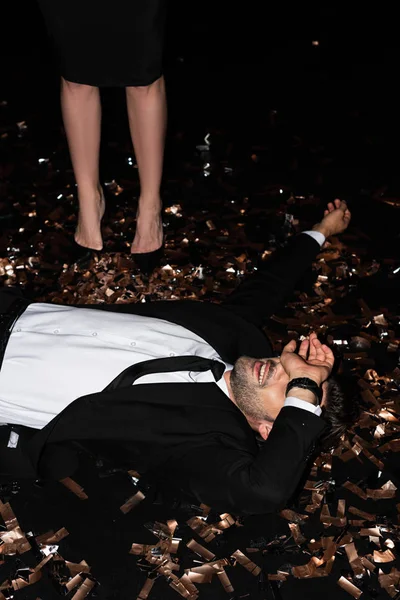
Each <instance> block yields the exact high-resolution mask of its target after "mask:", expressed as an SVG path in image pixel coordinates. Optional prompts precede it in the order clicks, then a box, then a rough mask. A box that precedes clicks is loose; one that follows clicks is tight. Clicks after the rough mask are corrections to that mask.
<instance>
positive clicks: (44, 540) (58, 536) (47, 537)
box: [35, 527, 69, 545]
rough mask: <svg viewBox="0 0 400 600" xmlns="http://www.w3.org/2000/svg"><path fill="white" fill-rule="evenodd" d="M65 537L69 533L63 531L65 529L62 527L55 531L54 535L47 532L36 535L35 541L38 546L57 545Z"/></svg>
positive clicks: (52, 532)
mask: <svg viewBox="0 0 400 600" xmlns="http://www.w3.org/2000/svg"><path fill="white" fill-rule="evenodd" d="M67 535H69V532H68V531H67V530H66V529H65V527H62V528H61V529H59V530H58V531H56V533H54V531H48V532H47V533H43V534H42V535H38V536H37V537H36V538H35V540H36V542H37V543H38V544H43V545H52V544H58V542H61V540H63V539H64V538H65V537H67Z"/></svg>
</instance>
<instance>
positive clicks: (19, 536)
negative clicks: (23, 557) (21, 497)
mask: <svg viewBox="0 0 400 600" xmlns="http://www.w3.org/2000/svg"><path fill="white" fill-rule="evenodd" d="M0 515H1V517H2V519H3V521H4V523H5V525H6V528H7V531H5V532H1V533H0V539H1V540H2V541H3V542H4V544H3V545H2V546H0V554H4V555H6V554H8V553H10V554H16V553H18V554H23V553H24V552H27V551H28V550H30V549H31V545H30V543H29V542H28V540H27V539H26V537H25V535H24V534H23V533H22V530H21V528H20V526H19V523H18V520H17V518H16V516H15V514H14V511H13V510H12V508H11V505H10V504H9V503H8V502H6V503H3V502H2V501H1V500H0Z"/></svg>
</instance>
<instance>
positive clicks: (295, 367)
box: [281, 333, 335, 385]
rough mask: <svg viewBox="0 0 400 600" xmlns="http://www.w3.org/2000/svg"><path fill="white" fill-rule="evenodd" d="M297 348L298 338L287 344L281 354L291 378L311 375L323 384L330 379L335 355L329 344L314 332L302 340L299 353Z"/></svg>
mask: <svg viewBox="0 0 400 600" xmlns="http://www.w3.org/2000/svg"><path fill="white" fill-rule="evenodd" d="M295 350H296V340H292V341H291V342H289V343H288V344H286V346H285V347H284V349H283V352H282V354H281V365H282V367H283V368H284V369H285V371H286V373H287V375H288V376H289V380H292V379H296V378H297V377H309V378H310V379H312V380H313V381H315V383H317V384H318V385H321V384H322V383H323V382H324V381H326V380H327V379H328V377H329V375H330V374H331V371H332V369H333V365H334V362H335V357H334V356H333V352H332V350H331V349H330V348H329V347H328V346H326V345H325V344H321V342H320V341H319V339H318V338H317V335H316V334H315V333H312V334H311V335H310V337H309V339H308V340H303V341H302V342H301V344H300V348H299V352H298V354H296V352H295Z"/></svg>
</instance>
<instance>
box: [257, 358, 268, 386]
mask: <svg viewBox="0 0 400 600" xmlns="http://www.w3.org/2000/svg"><path fill="white" fill-rule="evenodd" d="M266 368H267V363H264V364H263V366H262V367H261V369H260V374H259V376H258V383H259V385H262V381H263V379H264V373H265V369H266Z"/></svg>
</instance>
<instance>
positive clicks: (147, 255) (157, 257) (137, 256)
mask: <svg viewBox="0 0 400 600" xmlns="http://www.w3.org/2000/svg"><path fill="white" fill-rule="evenodd" d="M131 256H132V258H133V260H134V262H135V264H136V266H137V268H138V269H139V270H140V271H141V272H142V273H143V275H151V273H152V272H153V271H154V269H156V268H157V267H159V266H160V264H161V260H162V258H163V256H164V240H163V243H162V244H161V246H160V247H159V248H157V250H153V251H152V252H132V253H131Z"/></svg>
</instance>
